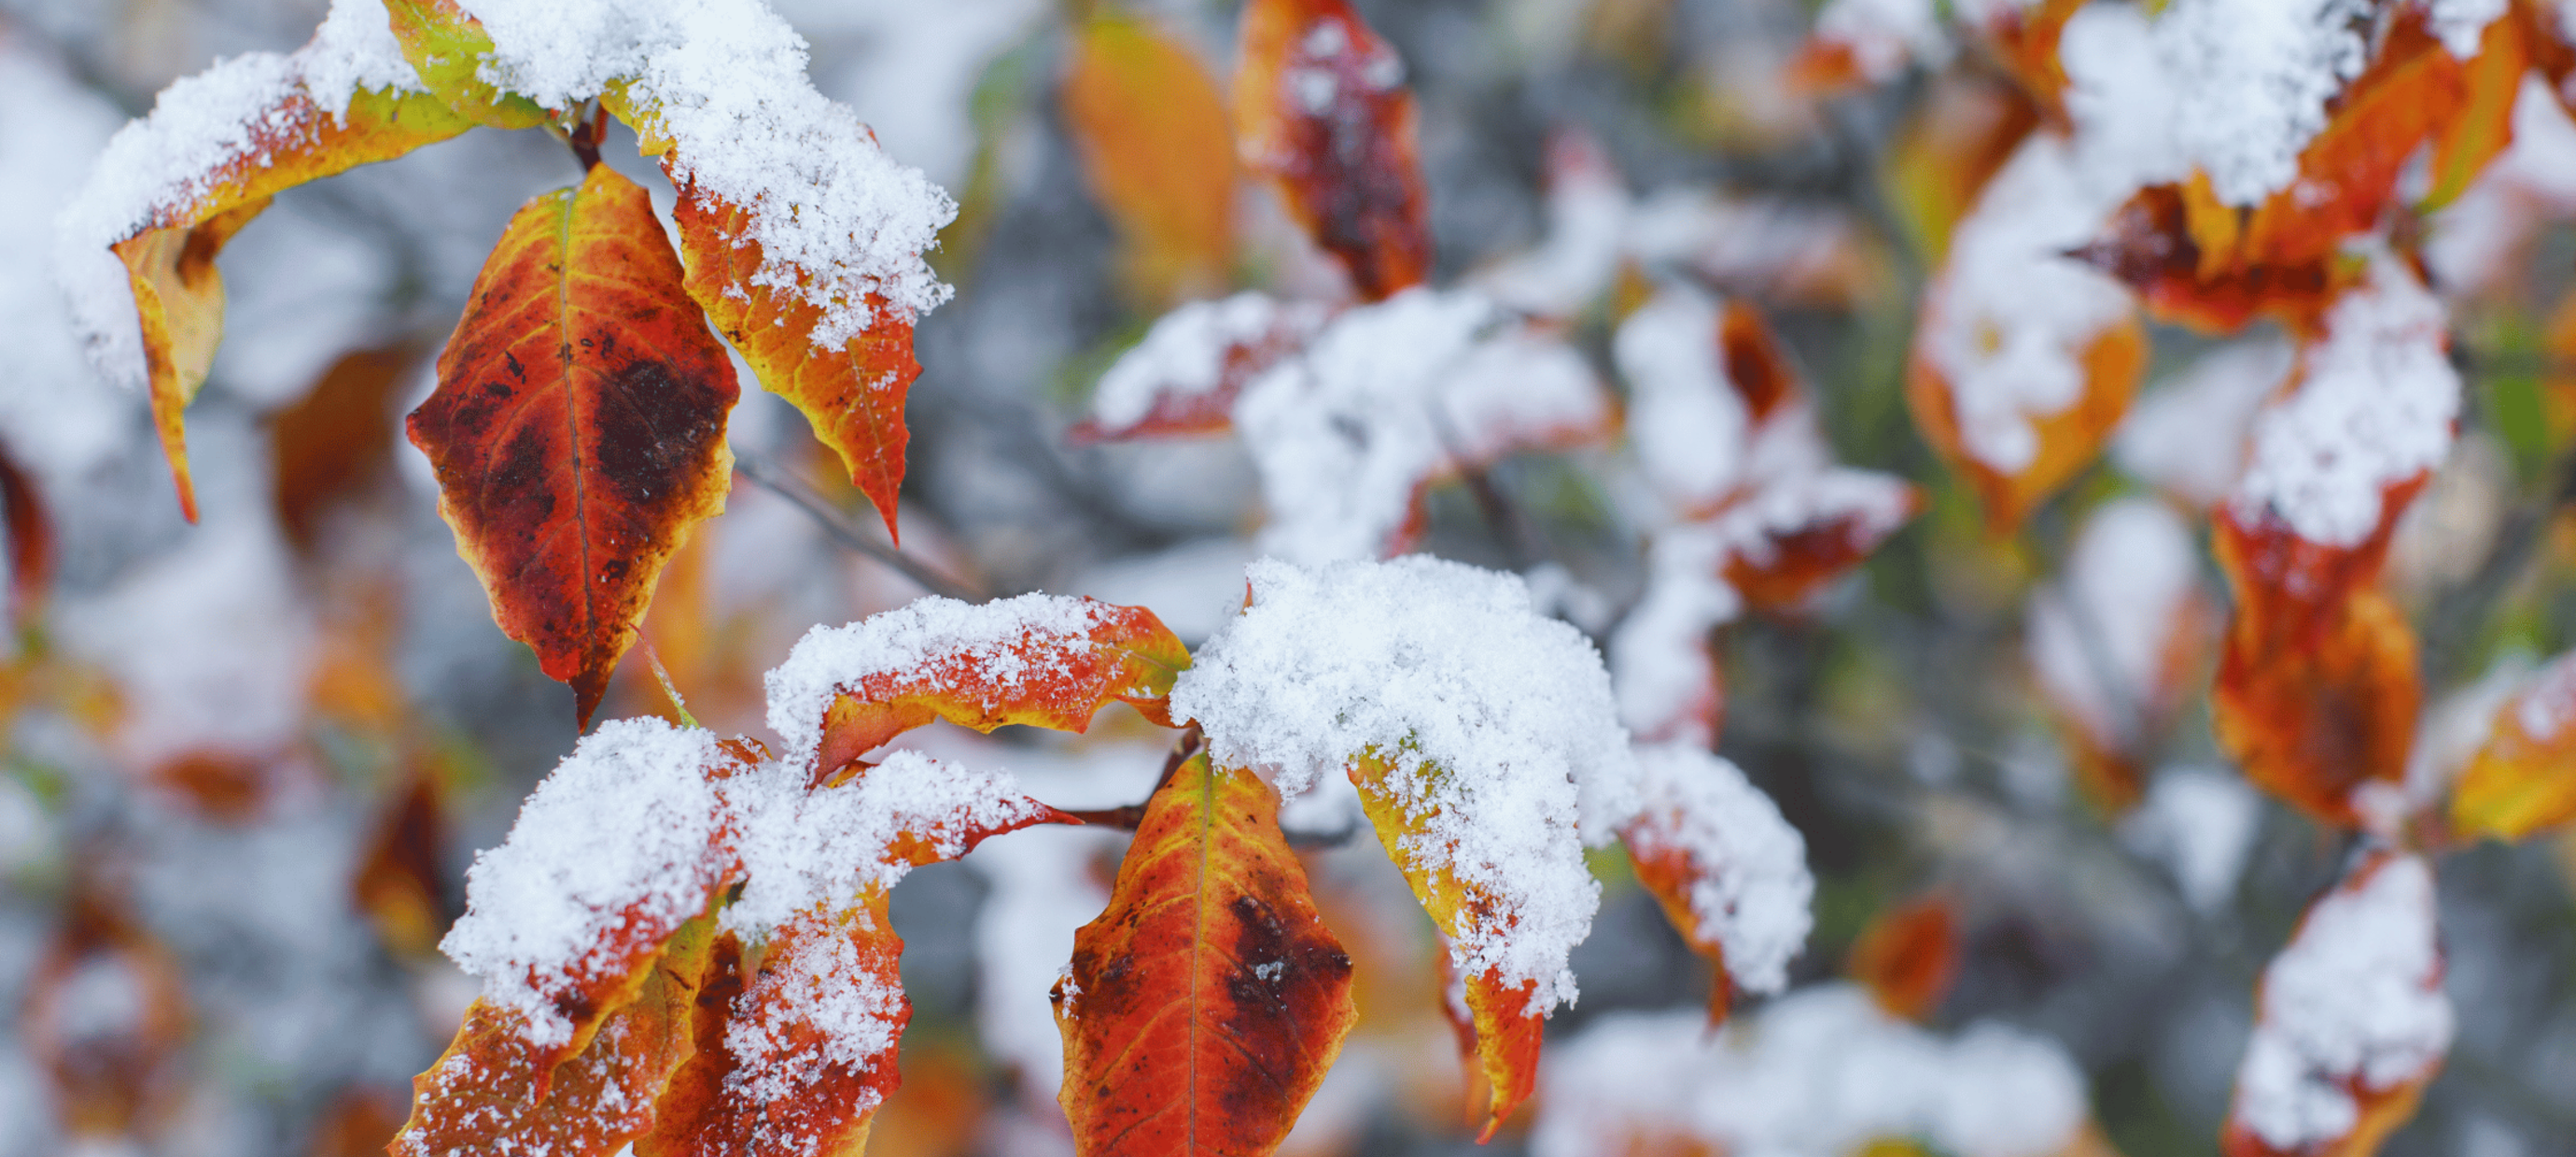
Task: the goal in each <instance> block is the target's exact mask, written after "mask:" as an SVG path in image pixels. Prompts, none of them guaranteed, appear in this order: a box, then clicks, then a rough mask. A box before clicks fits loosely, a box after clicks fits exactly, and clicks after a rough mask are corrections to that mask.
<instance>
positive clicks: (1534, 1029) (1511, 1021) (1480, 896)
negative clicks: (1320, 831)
mask: <svg viewBox="0 0 2576 1157" xmlns="http://www.w3.org/2000/svg"><path fill="white" fill-rule="evenodd" d="M1350 773H1351V782H1352V783H1354V784H1357V785H1358V786H1359V789H1360V807H1361V809H1362V810H1363V811H1364V812H1366V813H1367V815H1368V818H1369V824H1370V826H1372V827H1375V828H1376V829H1377V834H1378V842H1380V843H1382V844H1384V845H1386V853H1387V855H1388V856H1389V857H1390V858H1392V859H1394V861H1395V866H1396V867H1397V868H1399V869H1401V870H1402V871H1403V872H1404V879H1405V882H1406V883H1407V884H1410V885H1412V887H1413V896H1414V899H1416V900H1418V901H1420V902H1421V904H1422V910H1423V911H1424V912H1426V913H1429V914H1430V916H1431V921H1432V923H1434V924H1437V925H1439V927H1440V932H1441V934H1442V935H1443V936H1445V937H1447V938H1449V939H1450V940H1457V939H1459V938H1461V937H1462V936H1464V935H1465V934H1466V931H1467V926H1468V924H1469V922H1470V921H1473V922H1475V923H1477V924H1478V925H1480V926H1484V927H1491V926H1492V925H1493V924H1494V923H1495V920H1496V918H1497V917H1498V915H1499V904H1498V901H1497V898H1496V897H1493V896H1491V895H1488V894H1486V893H1485V892H1484V891H1483V890H1481V889H1479V888H1476V887H1474V886H1472V885H1470V884H1468V883H1467V882H1465V881H1463V880H1460V879H1459V878H1458V877H1457V874H1456V873H1455V872H1453V871H1451V870H1450V869H1449V868H1448V867H1447V866H1445V865H1443V866H1440V867H1436V868H1433V867H1426V864H1425V857H1424V856H1423V855H1422V854H1421V853H1420V852H1419V851H1416V850H1414V849H1411V848H1409V847H1406V846H1404V843H1403V841H1404V840H1405V837H1407V836H1408V835H1413V834H1418V833H1419V832H1420V831H1422V830H1423V829H1424V828H1425V827H1426V826H1427V825H1428V824H1429V822H1430V820H1431V818H1432V816H1434V815H1436V814H1437V809H1436V807H1435V809H1434V810H1433V811H1432V812H1430V813H1425V814H1419V815H1417V814H1415V813H1413V811H1412V810H1411V807H1410V806H1409V805H1408V804H1407V803H1406V802H1405V793H1404V789H1403V788H1402V786H1401V785H1398V784H1397V783H1395V782H1393V780H1394V778H1395V775H1396V772H1395V768H1394V766H1393V765H1392V764H1390V763H1389V762H1388V761H1387V760H1385V759H1383V758H1380V757H1378V756H1376V755H1373V754H1372V755H1362V756H1360V757H1358V758H1355V759H1353V760H1351V764H1350ZM1424 774H1428V775H1445V774H1448V773H1447V772H1445V771H1442V770H1440V769H1438V768H1426V770H1425V773H1424ZM1456 987H1463V993H1462V994H1461V995H1462V997H1463V1003H1464V1004H1465V1005H1466V1013H1467V1015H1466V1019H1465V1020H1464V1022H1462V1023H1461V1024H1460V1026H1459V1027H1460V1029H1461V1034H1460V1035H1461V1036H1462V1037H1466V1036H1468V1035H1472V1036H1473V1038H1474V1039H1473V1040H1472V1041H1463V1042H1462V1043H1467V1044H1469V1045H1470V1046H1471V1047H1472V1048H1473V1049H1474V1052H1475V1060H1476V1066H1477V1069H1478V1071H1479V1072H1480V1073H1481V1074H1482V1075H1483V1077H1484V1079H1485V1082H1486V1085H1487V1087H1488V1088H1489V1089H1490V1090H1491V1101H1490V1103H1489V1105H1488V1107H1487V1110H1486V1113H1485V1120H1484V1124H1483V1127H1482V1128H1480V1129H1479V1130H1478V1131H1477V1138H1476V1139H1477V1140H1478V1141H1479V1142H1483V1141H1490V1140H1492V1139H1493V1137H1494V1133H1495V1131H1496V1130H1498V1129H1500V1128H1502V1125H1503V1119H1504V1118H1506V1117H1509V1116H1511V1115H1512V1110H1514V1109H1516V1108H1519V1107H1520V1104H1521V1102H1523V1101H1526V1100H1528V1099H1529V1095H1530V1094H1531V1093H1532V1092H1533V1091H1535V1090H1536V1089H1537V1088H1538V1050H1539V1039H1540V1033H1541V1032H1542V1030H1543V1029H1544V1028H1545V1026H1546V1017H1545V1015H1544V1014H1543V1013H1541V1012H1538V1011H1534V1010H1532V1009H1531V1007H1530V1005H1531V1004H1532V1003H1533V1002H1532V997H1533V996H1534V995H1535V994H1536V993H1537V991H1538V981H1536V980H1523V981H1521V982H1520V983H1518V984H1511V983H1508V982H1507V981H1506V980H1505V979H1504V977H1503V971H1502V968H1501V966H1499V965H1497V966H1494V967H1491V968H1487V969H1486V970H1484V971H1483V972H1479V973H1475V974H1473V975H1470V976H1467V977H1466V978H1465V979H1464V982H1463V986H1461V985H1459V984H1457V983H1456V982H1455V981H1454V980H1453V988H1456ZM1452 1013H1453V1016H1454V1014H1455V1010H1454V1009H1453V1010H1452Z"/></svg>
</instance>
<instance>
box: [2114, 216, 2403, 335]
mask: <svg viewBox="0 0 2576 1157" xmlns="http://www.w3.org/2000/svg"><path fill="white" fill-rule="evenodd" d="M2234 213H2235V210H2232V209H2229V208H2227V207H2226V206H2224V205H2221V204H2219V203H2218V200H2217V197H2216V195H2215V194H2213V193H2211V192H2210V190H2209V183H2208V181H2207V180H2206V179H2203V178H2198V177H2195V178H2194V179H2193V180H2191V181H2188V182H2185V183H2184V184H2181V185H2156V186H2151V187H2149V188H2145V189H2141V190H2139V191H2138V193H2137V195H2136V196H2134V197H2131V198H2130V199H2129V201H2128V203H2127V204H2125V205H2122V206H2121V207H2120V208H2119V210H2118V211H2117V212H2114V213H2113V214H2112V215H2111V223H2110V224H2109V225H2108V226H2106V227H2105V228H2104V229H2103V231H2102V235H2101V236H2100V237H2099V238H2097V239H2095V240H2094V241H2093V242H2092V243H2091V244H2088V245H2085V246H2083V247H2082V248H2079V249H2077V250H2076V251H2075V252H2074V254H2073V255H2074V256H2075V257H2077V258H2079V259H2081V260H2083V261H2085V262H2086V263H2088V264H2090V265H2092V266H2093V267H2094V268H2097V269H2100V270H2101V271H2102V272H2104V273H2107V274H2110V275H2111V276H2112V277H2114V278H2117V279H2119V280H2120V281H2122V282H2124V283H2126V284H2127V285H2128V286H2129V287H2130V288H2131V289H2134V290H2136V291H2137V292H2138V298H2139V300H2140V301H2141V302H2142V303H2144V305H2145V306H2146V311H2147V316H2149V317H2152V318H2155V319H2156V320H2158V321H2162V322H2166V323H2168V324H2171V325H2179V326H2185V327H2188V328H2191V329H2195V330H2198V331H2200V332H2202V333H2233V332H2235V331H2236V330H2239V329H2242V328H2244V326H2245V324H2246V323H2247V322H2250V321H2252V320H2253V319H2254V318H2256V317H2272V318H2276V319H2278V320H2280V321H2281V322H2283V323H2284V324H2286V325H2288V326H2290V327H2291V328H2292V329H2293V330H2304V329H2306V328H2309V327H2312V326H2313V325H2314V324H2315V323H2316V319H2317V318H2318V317H2319V316H2320V315H2322V314H2323V313H2324V312H2325V308H2326V304H2327V303H2328V302H2330V301H2332V300H2333V299H2334V298H2335V297H2336V296H2337V295H2339V294H2340V293H2342V291H2343V290H2344V288H2345V287H2347V286H2349V285H2351V284H2352V283H2353V282H2354V281H2356V280H2357V279H2358V276H2357V275H2358V271H2357V270H2354V269H2352V268H2350V267H2349V265H2348V263H2343V262H2338V261H2335V260H2334V259H2333V258H2332V257H2331V256H2327V255H2316V256H2311V257H2309V258H2308V259H2305V260H2302V261H2299V262H2296V263H2292V264H2267V263H2264V262H2247V261H2240V260H2238V259H2237V257H2236V253H2235V249H2234V247H2233V245H2232V244H2208V245H2205V244H2204V243H2203V242H2202V241H2201V240H2200V239H2199V237H2198V235H2197V234H2196V232H2195V230H2194V228H2193V221H2194V220H2195V219H2200V218H2207V217H2211V216H2226V217H2227V219H2229V220H2233V219H2234V217H2233V214H2234Z"/></svg>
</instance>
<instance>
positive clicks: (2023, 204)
mask: <svg viewBox="0 0 2576 1157" xmlns="http://www.w3.org/2000/svg"><path fill="white" fill-rule="evenodd" d="M2103 212H2104V207H2103V206H2102V205H2100V204H2099V198H2098V197H2096V196H2094V195H2093V194H2092V193H2091V192H2090V191H2089V190H2088V188H2087V187H2086V182H2085V179H2084V176H2083V174H2081V173H2079V172H2078V170H2077V169H2076V156H2075V154H2074V152H2073V151H2072V149H2071V148H2070V147H2069V146H2068V145H2067V144H2066V143H2065V142H2064V141H2062V140H2060V139H2059V138H2058V137H2056V136H2055V135H2053V134H2049V133H2040V134H2036V135H2034V136H2032V137H2031V138H2029V140H2027V141H2026V142H2024V143H2023V145H2022V146H2021V148H2020V150H2019V151H2018V152H2016V153H2015V154H2014V155H2013V158H2012V160H2011V161H2010V162H2008V163H2007V164H2005V166H2004V168H2003V171H2001V172H1999V173H1997V174H1996V175H1995V178H1994V180H1993V181H1992V182H1990V183H1988V184H1987V185H1986V187H1985V191H1984V192H1983V193H1982V194H1980V195H1979V198H1978V200H1977V204H1976V207H1975V209H1974V210H1972V211H1971V212H1970V213H1969V215H1968V216H1967V217H1966V218H1965V219H1963V220H1962V221H1961V222H1960V223H1959V227H1958V230H1957V232H1956V233H1955V234H1954V235H1953V237H1952V239H1951V243H1950V251H1949V257H1948V260H1947V261H1946V262H1945V263H1944V265H1943V267H1942V271H1941V275H1940V277H1939V279H1938V280H1937V281H1936V282H1935V283H1934V284H1933V285H1932V287H1931V288H1930V289H1929V290H1928V291H1927V292H1926V293H1925V295H1924V299H1923V317H1922V321H1921V323H1920V325H1918V327H1917V328H1916V337H1915V347H1914V355H1913V358H1912V360H1911V362H1910V363H1909V365H1908V367H1907V372H1906V390H1905V393H1906V401H1907V402H1908V404H1910V405H1911V406H1912V408H1913V410H1914V416H1915V423H1916V424H1917V425H1918V426H1919V427H1921V429H1922V430H1923V433H1924V437H1925V438H1926V440H1928V441H1930V442H1931V443H1932V445H1933V446H1934V448H1936V449H1938V450H1939V451H1940V452H1941V454H1942V456H1943V457H1944V458H1945V459H1947V460H1948V461H1949V462H1950V464H1951V465H1952V466H1953V467H1954V468H1956V469H1958V470H1959V471H1961V472H1962V473H1964V474H1965V475H1966V476H1967V479H1968V481H1969V483H1970V484H1971V485H1972V486H1973V487H1974V488H1975V490H1976V492H1977V495H1978V497H1980V498H1981V499H1983V500H1984V503H1985V507H1986V514H1987V521H1988V524H1989V525H1991V526H1993V527H1995V528H1997V529H1999V530H2001V529H2008V528H2011V527H2014V526H2017V525H2019V524H2020V522H2021V520H2022V518H2023V517H2024V516H2025V515H2027V514H2028V513H2029V512H2030V511H2031V510H2032V509H2033V508H2035V507H2036V506H2037V505H2038V504H2039V502H2040V501H2041V500H2042V499H2044V498H2046V497H2047V496H2048V494H2049V493H2050V492H2052V491H2054V490H2055V489H2056V488H2057V487H2058V486H2060V485H2062V484H2064V483H2065V482H2066V480H2067V479H2069V478H2072V477H2073V476H2074V475H2075V473H2076V472H2077V471H2079V470H2081V469H2083V468H2084V467H2085V466H2086V465H2087V464H2088V463H2090V462H2091V461H2092V460H2093V458H2094V456H2095V455H2096V454H2097V453H2099V452H2100V450H2101V448H2102V445H2103V444H2104V443H2105V442H2107V441H2108V440H2109V439H2110V436H2111V432H2112V430H2113V428H2114V427H2115V426H2117V425H2118V423H2119V420H2120V417H2121V415H2122V414H2123V413H2125V412H2126V411H2127V409H2128V405H2129V396H2130V395H2131V394H2132V393H2133V392H2134V391H2135V390H2136V389H2137V384H2138V379H2139V377H2140V375H2141V374H2142V373H2144V371H2145V369H2146V357H2147V347H2146V333H2145V328H2144V326H2143V325H2142V324H2141V323H2140V321H2139V319H2138V316H2137V308H2136V305H2135V303H2134V301H2133V300H2132V298H2131V297H2130V295H2129V293H2128V291H2127V290H2126V289H2124V288H2123V287H2122V286H2120V285H2119V284H2118V283H2116V282H2114V281H2112V280H2111V279H2110V278H2107V277H2105V276H2103V275H2102V274H2101V273H2100V272H2098V271H2096V270H2094V269H2092V268H2088V267H2087V266H2086V265H2085V264H2084V263H2083V262H2081V261H2079V260H2076V259H2075V258H2072V257H2069V256H2067V255H2066V254H2067V251H2068V250H2071V249H2073V248H2075V247H2077V246H2079V245H2081V244H2083V243H2084V242H2085V241H2086V240H2087V239H2088V238H2090V237H2091V236H2092V235H2093V234H2094V232H2095V231H2096V229H2097V228H2098V226H2099V223H2100V221H2101V219H2102V214H2103Z"/></svg>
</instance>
